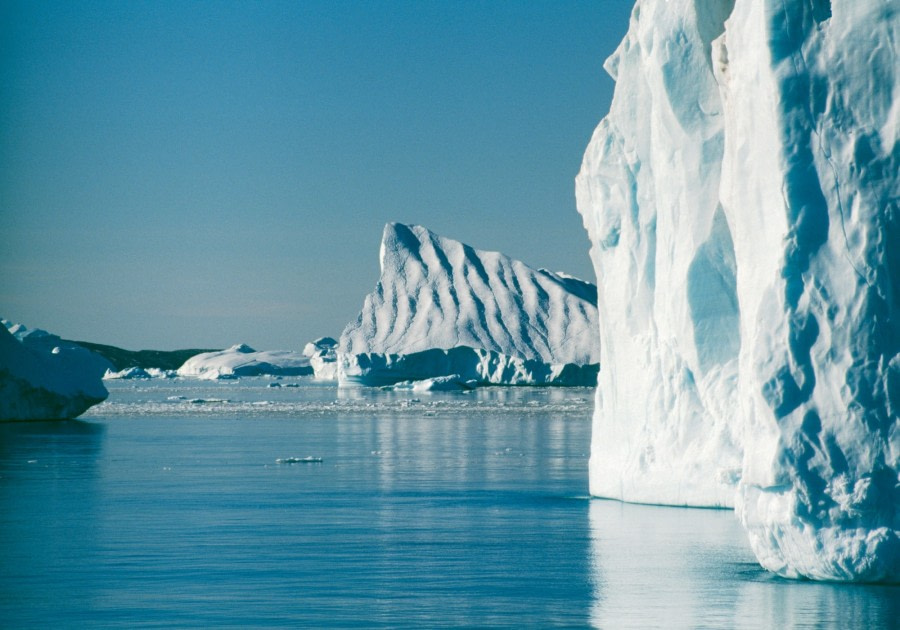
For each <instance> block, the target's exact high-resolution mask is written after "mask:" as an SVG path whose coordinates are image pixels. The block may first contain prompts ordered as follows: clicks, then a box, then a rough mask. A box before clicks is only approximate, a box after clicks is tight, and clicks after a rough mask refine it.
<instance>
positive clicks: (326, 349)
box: [303, 337, 338, 381]
mask: <svg viewBox="0 0 900 630" xmlns="http://www.w3.org/2000/svg"><path fill="white" fill-rule="evenodd" d="M337 345H338V342H337V340H335V339H332V338H331V337H319V338H318V339H316V340H315V341H310V342H309V343H308V344H306V345H305V346H304V347H303V356H305V357H307V358H308V359H309V364H310V365H311V366H312V369H313V374H315V375H316V378H317V379H320V380H326V381H333V380H335V379H337Z"/></svg>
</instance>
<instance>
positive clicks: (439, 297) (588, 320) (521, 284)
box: [339, 223, 600, 382]
mask: <svg viewBox="0 0 900 630" xmlns="http://www.w3.org/2000/svg"><path fill="white" fill-rule="evenodd" d="M596 291H597V289H596V287H595V286H594V285H592V284H590V283H589V282H584V281H582V280H578V279H576V278H573V277H571V276H567V275H565V274H560V273H552V272H549V271H546V270H544V269H540V270H538V269H534V268H532V267H529V266H528V265H526V264H525V263H522V262H519V261H518V260H514V259H512V258H510V257H508V256H505V255H503V254H500V253H498V252H485V251H480V250H477V249H474V248H472V247H469V246H468V245H465V244H463V243H460V242H458V241H454V240H452V239H449V238H444V237H442V236H438V235H437V234H434V233H433V232H430V231H429V230H427V229H425V228H424V227H420V226H416V225H401V224H397V223H389V224H388V225H387V226H385V228H384V236H383V238H382V243H381V278H380V280H379V281H378V284H377V285H376V287H375V290H374V291H373V292H372V293H370V294H369V295H368V296H366V298H365V302H364V304H363V308H362V312H361V313H360V314H359V317H358V318H357V320H356V321H355V322H352V323H350V324H349V325H348V326H347V327H346V329H345V330H344V332H343V334H342V335H341V338H340V344H339V355H340V357H341V359H340V364H341V367H340V368H339V369H340V370H343V371H342V372H341V374H342V375H343V374H345V373H347V371H348V370H349V371H350V372H351V373H352V375H353V376H354V377H356V376H358V375H359V372H360V369H367V368H360V361H358V360H356V359H357V358H360V357H361V361H362V363H364V364H365V365H367V366H368V365H370V364H372V361H375V362H379V358H384V359H385V360H384V361H380V363H379V366H380V367H379V370H381V372H382V375H384V370H385V369H388V370H393V369H395V367H396V366H399V363H398V361H397V360H396V357H409V356H410V355H417V358H416V360H415V361H413V360H410V359H404V360H403V365H405V366H406V368H407V369H408V368H410V367H411V366H413V364H415V366H416V368H415V369H416V370H420V371H421V372H416V373H414V374H413V373H409V372H407V373H406V374H405V375H403V377H402V378H398V379H397V380H405V379H408V378H428V377H433V376H442V375H450V374H460V375H462V376H463V377H464V378H466V379H468V378H476V379H479V380H484V379H481V377H480V376H479V375H478V371H479V370H478V364H479V362H484V361H489V362H493V364H497V365H499V364H503V366H504V367H503V370H507V371H510V373H513V372H515V373H516V374H519V375H520V376H521V375H523V374H526V373H527V374H528V375H530V374H533V373H535V372H534V370H533V369H532V367H531V365H532V364H533V365H537V364H540V365H541V366H545V367H547V368H548V370H549V368H550V367H551V366H553V367H555V368H557V370H561V369H562V368H563V367H564V366H565V365H572V366H583V365H588V364H596V363H597V362H598V360H599V356H600V351H599V347H598V334H597V308H596ZM433 350H444V351H454V354H453V356H452V357H448V356H441V357H437V358H439V359H440V360H441V362H442V363H443V362H447V361H448V360H449V359H452V360H453V362H455V366H454V367H452V368H448V369H452V370H453V371H452V372H446V371H444V367H440V366H438V365H437V364H435V365H434V366H433V367H434V369H433V370H432V369H430V368H429V366H428V365H426V363H427V362H424V359H426V358H428V357H430V356H431V355H424V354H421V353H426V352H430V351H433ZM444 354H445V355H446V354H447V353H446V352H445V353H444ZM463 354H465V355H466V356H465V360H464V361H463V356H462V355H463ZM482 355H484V356H482ZM488 355H489V358H488V359H485V358H484V357H485V356H488ZM435 356H437V355H435ZM390 357H394V358H393V359H392V358H390ZM525 362H531V363H530V364H528V365H526V364H525ZM381 363H383V364H384V365H380V364H381ZM462 363H465V365H462ZM513 364H515V365H513ZM523 366H524V367H523ZM486 370H487V368H486ZM486 370H481V372H483V373H485V374H486V373H487V371H486ZM503 370H501V372H502V371H503ZM491 371H492V374H495V375H496V374H500V372H497V370H495V369H494V368H491ZM538 371H540V370H538ZM528 375H526V376H524V377H523V379H524V380H520V381H519V382H547V381H545V380H541V378H543V377H535V379H534V380H533V381H530V380H529V379H530V378H531V376H528ZM395 382H396V381H395ZM490 382H494V381H493V380H492V381H490Z"/></svg>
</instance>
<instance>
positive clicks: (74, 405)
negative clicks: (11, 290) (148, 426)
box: [0, 320, 111, 420]
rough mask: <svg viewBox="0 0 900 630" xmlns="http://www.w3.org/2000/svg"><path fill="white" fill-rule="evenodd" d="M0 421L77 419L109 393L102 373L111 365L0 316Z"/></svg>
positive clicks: (75, 347)
mask: <svg viewBox="0 0 900 630" xmlns="http://www.w3.org/2000/svg"><path fill="white" fill-rule="evenodd" d="M2 323H3V324H4V325H3V326H2V327H0V420H59V419H66V418H75V417H77V416H79V415H81V414H82V413H84V412H85V411H86V410H87V409H88V408H90V407H91V406H93V405H96V404H97V403H99V402H102V401H103V400H105V399H106V397H107V396H108V395H109V393H108V392H107V391H106V388H105V387H104V386H103V381H102V376H103V373H104V372H105V371H106V370H107V369H109V367H110V366H111V364H110V363H109V362H108V361H106V360H105V359H104V358H103V357H100V356H98V355H96V354H94V353H92V352H90V351H89V350H85V349H84V348H81V347H78V346H75V345H68V344H65V343H62V342H61V340H60V338H59V337H57V336H56V335H51V334H50V333H48V332H46V331H43V330H40V329H34V330H29V329H27V328H26V327H25V326H22V325H21V324H12V323H11V322H8V321H6V320H2Z"/></svg>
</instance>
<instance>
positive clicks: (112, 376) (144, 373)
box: [103, 367, 152, 381]
mask: <svg viewBox="0 0 900 630" xmlns="http://www.w3.org/2000/svg"><path fill="white" fill-rule="evenodd" d="M143 378H152V376H151V375H150V372H149V371H148V370H145V369H143V368H139V367H130V368H125V369H124V370H120V371H118V372H114V371H113V370H106V374H104V375H103V380H105V381H108V380H116V379H143Z"/></svg>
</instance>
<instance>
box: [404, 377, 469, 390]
mask: <svg viewBox="0 0 900 630" xmlns="http://www.w3.org/2000/svg"><path fill="white" fill-rule="evenodd" d="M477 386H478V381H474V380H470V381H467V380H464V379H463V378H462V377H461V376H460V375H459V374H451V375H449V376H436V377H434V378H425V379H422V380H420V381H401V382H399V383H395V384H393V385H388V386H387V387H386V389H388V390H390V391H410V392H468V391H472V390H473V389H475V388H476V387H477Z"/></svg>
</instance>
